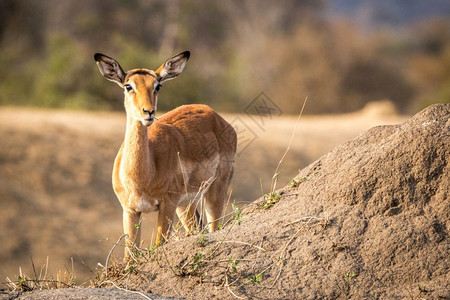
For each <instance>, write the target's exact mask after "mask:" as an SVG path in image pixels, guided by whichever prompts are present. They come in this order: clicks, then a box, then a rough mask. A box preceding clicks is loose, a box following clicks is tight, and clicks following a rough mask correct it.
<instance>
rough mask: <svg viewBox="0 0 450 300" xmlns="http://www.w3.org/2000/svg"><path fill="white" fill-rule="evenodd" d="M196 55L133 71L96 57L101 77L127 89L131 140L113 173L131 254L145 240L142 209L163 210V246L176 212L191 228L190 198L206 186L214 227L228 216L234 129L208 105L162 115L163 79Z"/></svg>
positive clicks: (160, 228)
mask: <svg viewBox="0 0 450 300" xmlns="http://www.w3.org/2000/svg"><path fill="white" fill-rule="evenodd" d="M189 56H190V53H189V52H188V51H186V52H183V53H180V54H178V55H176V56H174V57H172V58H170V59H168V60H167V61H166V62H165V63H164V64H162V65H161V66H160V67H159V68H158V69H157V70H156V71H152V70H149V69H134V70H130V71H127V72H125V71H124V70H123V69H122V67H121V66H120V65H119V63H118V62H117V61H116V60H115V59H113V58H111V57H108V56H106V55H103V54H100V53H96V54H95V55H94V58H95V61H96V62H97V66H98V68H99V70H100V72H101V74H102V75H103V76H104V77H105V78H106V79H108V80H110V81H113V82H115V83H117V84H118V85H119V86H120V87H122V88H123V89H124V94H125V99H124V103H125V111H126V115H127V124H126V131H125V138H124V141H123V143H122V146H121V147H120V150H119V152H118V153H117V156H116V159H115V162H114V169H113V174H112V183H113V188H114V192H115V194H116V195H117V198H118V199H119V201H120V204H121V205H122V208H123V227H124V233H125V234H127V235H128V237H127V243H126V244H127V247H126V249H125V257H127V256H129V251H130V247H131V246H132V245H133V243H134V244H136V245H138V246H139V245H140V226H139V224H140V217H141V213H146V212H152V211H158V219H157V233H156V243H157V244H159V243H160V242H162V241H164V240H165V239H166V238H167V234H168V232H169V230H170V227H171V224H172V223H173V221H174V218H175V215H176V214H177V215H178V217H179V218H180V220H181V221H182V224H183V226H184V227H185V228H186V230H187V231H188V232H189V230H190V229H191V227H190V225H191V224H192V220H193V219H194V215H195V206H194V205H187V206H186V205H183V203H185V201H186V199H189V198H192V197H193V195H196V194H198V192H199V190H200V189H202V188H203V192H202V195H204V199H205V205H204V207H205V215H206V221H207V223H208V225H209V230H210V231H215V229H216V228H217V226H218V225H219V220H220V218H221V217H222V213H223V210H224V206H225V202H226V198H227V191H228V185H229V183H230V180H231V176H232V173H233V162H234V156H235V153H236V140H237V137H236V132H235V130H234V129H233V127H232V126H231V125H230V124H229V123H227V122H226V121H225V120H224V119H223V118H222V117H221V116H219V115H218V114H217V113H216V112H215V111H214V110H212V109H211V108H210V107H208V106H206V105H200V104H194V105H183V106H180V107H178V108H176V109H174V110H172V111H170V112H168V113H166V114H164V115H163V116H161V117H159V118H155V112H156V108H157V104H158V94H159V92H160V89H161V87H162V84H163V83H164V82H166V81H168V80H171V79H174V78H175V77H177V76H178V75H179V74H180V73H181V72H182V71H183V69H184V67H185V65H186V62H187V60H188V59H189ZM205 183H207V184H206V188H205ZM177 207H178V208H177Z"/></svg>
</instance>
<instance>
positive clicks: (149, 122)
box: [142, 108, 155, 126]
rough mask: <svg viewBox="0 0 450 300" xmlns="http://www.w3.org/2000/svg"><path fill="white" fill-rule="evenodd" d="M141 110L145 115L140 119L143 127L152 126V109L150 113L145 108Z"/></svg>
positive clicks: (153, 113)
mask: <svg viewBox="0 0 450 300" xmlns="http://www.w3.org/2000/svg"><path fill="white" fill-rule="evenodd" d="M142 110H143V111H144V113H146V114H147V115H146V116H145V117H144V118H143V119H142V124H144V125H145V126H150V125H152V123H153V121H154V120H155V110H154V109H153V110H152V111H150V110H146V109H145V108H143V109H142Z"/></svg>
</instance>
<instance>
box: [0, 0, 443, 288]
mask: <svg viewBox="0 0 450 300" xmlns="http://www.w3.org/2000/svg"><path fill="white" fill-rule="evenodd" d="M184 50H190V51H191V58H190V60H189V62H188V64H187V67H186V69H185V70H184V72H183V74H182V75H181V76H180V77H179V78H178V79H176V80H173V81H170V82H168V83H167V84H165V85H164V88H163V90H162V91H161V94H160V96H159V105H158V109H159V110H160V111H167V110H170V109H173V108H174V107H176V106H178V105H181V104H186V103H204V104H209V105H210V106H212V107H213V108H214V109H216V110H218V111H219V112H221V114H223V115H224V117H225V118H226V119H227V120H228V121H230V122H231V123H232V124H234V125H236V126H239V128H240V129H241V130H242V129H244V130H243V131H240V132H239V133H238V138H239V141H240V142H239V144H238V147H239V148H238V151H239V154H238V156H237V159H236V165H235V175H234V180H233V183H232V194H231V197H230V199H231V201H235V202H236V203H238V204H239V205H242V204H243V203H248V202H250V201H253V200H254V199H256V198H257V197H260V196H261V195H263V194H264V193H267V192H268V191H269V187H270V185H271V180H272V177H273V175H274V174H275V172H276V171H275V170H276V168H277V165H278V162H279V160H280V159H281V157H282V156H283V153H284V152H285V150H286V148H287V146H288V143H289V140H290V138H291V134H292V133H293V130H294V128H295V126H296V115H297V114H298V112H299V109H300V107H301V105H302V102H303V100H304V99H305V98H306V97H308V102H307V105H306V108H305V111H304V115H303V116H302V118H301V120H300V123H299V126H298V128H297V131H296V132H295V135H294V140H293V143H292V145H291V148H290V151H289V153H288V155H287V156H286V157H285V159H284V161H283V164H282V167H281V168H280V169H279V170H278V172H279V175H278V176H277V178H278V185H277V187H282V186H284V185H286V184H287V183H288V182H289V180H290V179H291V178H293V177H294V176H295V175H296V174H297V173H298V169H301V168H303V167H305V166H307V165H308V164H309V163H311V162H312V161H314V160H316V159H318V158H319V157H320V156H321V155H324V154H325V153H327V152H328V151H330V150H331V149H332V148H333V147H335V146H337V145H339V144H342V143H344V142H345V141H347V140H349V139H351V138H353V137H355V136H357V135H358V134H361V133H362V132H364V131H365V130H367V129H368V128H370V127H372V126H375V125H381V124H398V123H400V122H402V121H404V120H405V119H406V118H407V117H409V116H410V115H411V114H414V113H416V112H418V111H419V110H421V109H422V108H424V107H426V106H428V105H430V104H432V103H438V102H440V103H450V2H449V1H448V0H427V1H423V0H360V1H358V0H283V1H268V0H258V1H257V0H253V1H251V0H247V1H237V0H227V1H206V0H185V1H181V0H166V1H156V0H127V1H119V0H96V1H90V0H65V1H61V0H39V1H38V0H0V70H1V72H0V140H1V146H0V205H1V209H0V241H1V243H0V287H1V286H2V284H4V282H5V281H6V279H5V278H6V276H8V277H9V278H10V279H11V280H17V275H18V274H19V267H21V269H22V271H23V272H25V273H26V274H28V275H29V276H31V277H34V276H35V275H34V272H35V271H34V269H35V270H36V273H37V275H39V272H40V270H41V268H42V267H43V266H45V265H46V261H47V257H49V266H48V269H49V273H50V272H51V273H53V274H56V272H57V271H58V270H60V271H61V272H63V273H64V272H66V273H71V272H74V273H75V275H76V276H77V282H78V283H82V282H84V281H86V280H88V279H89V278H92V276H94V275H93V273H94V272H95V269H96V267H97V263H98V262H100V263H102V264H104V260H105V257H106V255H107V254H108V251H109V249H111V247H112V245H113V244H114V243H115V241H116V240H117V238H118V237H119V236H120V235H121V234H122V211H121V207H120V204H119V202H118V201H117V199H116V197H115V195H114V193H113V190H112V187H111V172H112V164H113V160H114V157H115V154H116V153H117V151H118V149H119V147H120V144H121V142H122V140H123V136H124V131H125V113H124V112H123V102H122V101H123V100H122V99H123V95H122V93H123V91H122V90H121V89H120V88H119V87H118V86H117V85H115V84H113V83H111V82H108V81H106V80H105V79H104V78H103V77H102V76H101V75H100V73H99V71H98V69H97V67H96V65H95V63H94V59H93V54H94V53H95V52H102V53H104V54H106V55H109V56H112V57H114V58H116V59H117V60H118V61H119V62H120V64H121V65H122V67H123V68H124V69H125V70H128V69H132V68H137V67H147V68H150V69H155V68H157V67H158V66H159V65H161V64H162V63H163V62H164V61H165V60H166V59H167V58H169V57H171V56H173V55H174V54H177V53H179V52H181V51H184ZM262 93H263V94H262ZM258 96H262V97H263V98H261V97H258ZM261 101H262V102H261ZM261 103H264V105H269V106H264V105H263V108H269V110H268V111H271V112H274V114H262V115H259V116H258V115H257V116H255V115H249V113H250V114H252V113H254V112H255V111H259V110H258V109H259V108H260V107H259V106H258V105H260V104H261ZM272 108H273V110H270V109H272ZM246 113H247V114H246ZM151 217H152V216H151V214H149V215H148V216H146V218H147V220H146V222H147V221H148V222H149V223H148V224H145V223H144V226H143V230H144V234H143V236H144V237H147V239H146V241H147V242H148V240H149V239H148V237H149V236H151V233H150V228H151V220H150V219H151ZM116 254H117V255H119V256H120V255H121V250H117V253H116ZM31 258H32V259H33V263H32V260H31ZM72 258H73V261H74V270H72ZM33 264H34V265H35V268H34V269H33Z"/></svg>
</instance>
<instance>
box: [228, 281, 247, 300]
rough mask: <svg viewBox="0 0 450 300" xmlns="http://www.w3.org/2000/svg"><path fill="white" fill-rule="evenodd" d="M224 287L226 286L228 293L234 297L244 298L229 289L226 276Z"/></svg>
mask: <svg viewBox="0 0 450 300" xmlns="http://www.w3.org/2000/svg"><path fill="white" fill-rule="evenodd" d="M225 287H226V288H227V290H228V291H229V292H230V294H231V295H232V296H233V297H234V298H236V299H245V298H244V297H239V296H238V295H236V294H235V293H234V292H233V291H232V290H231V289H230V285H229V284H228V276H225Z"/></svg>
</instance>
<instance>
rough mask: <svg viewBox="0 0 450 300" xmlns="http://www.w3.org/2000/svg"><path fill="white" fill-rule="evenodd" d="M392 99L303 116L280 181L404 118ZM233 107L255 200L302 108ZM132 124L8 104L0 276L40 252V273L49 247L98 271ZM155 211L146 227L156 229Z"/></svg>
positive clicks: (0, 121)
mask: <svg viewBox="0 0 450 300" xmlns="http://www.w3.org/2000/svg"><path fill="white" fill-rule="evenodd" d="M385 108H386V107H385V105H384V106H383V105H381V106H372V107H368V108H366V109H365V110H364V111H361V112H357V113H353V114H346V115H336V116H304V117H302V118H301V120H300V122H299V124H298V128H297V131H296V134H295V137H294V140H293V143H292V145H291V149H290V151H289V153H288V155H287V156H286V158H285V159H284V161H283V164H282V166H281V168H280V175H279V180H278V182H279V183H278V186H279V187H281V186H284V185H285V184H286V183H287V182H288V181H289V180H290V179H291V178H292V177H294V176H295V175H296V174H297V173H298V170H299V169H301V168H303V167H305V166H307V165H308V164H309V163H311V162H313V161H314V160H316V159H318V158H320V157H321V156H322V155H323V154H325V153H326V152H328V151H329V150H331V149H332V148H333V147H335V146H337V145H339V144H341V143H343V142H345V141H347V140H349V139H351V138H353V137H355V136H358V135H359V134H361V133H362V132H364V131H365V130H367V129H368V128H370V127H373V126H375V125H380V124H396V123H400V122H401V121H403V120H404V119H405V117H401V116H397V115H395V114H393V113H392V111H391V110H389V109H387V110H386V109H385ZM225 117H226V118H227V120H229V121H230V122H231V123H232V124H234V125H235V126H238V127H239V129H240V131H239V132H238V136H239V139H240V142H239V145H238V146H239V149H238V153H239V154H238V156H237V161H236V169H235V176H234V180H233V183H232V186H233V193H232V197H231V199H232V200H235V201H236V202H237V203H241V204H242V203H248V202H251V201H253V200H254V199H256V198H258V197H259V196H261V195H262V193H266V192H268V190H269V187H270V182H271V178H272V176H273V174H274V172H275V169H276V167H277V164H278V162H279V160H280V158H281V157H282V155H283V153H284V152H285V150H286V147H287V146H288V143H289V140H290V137H291V134H292V132H293V130H294V128H295V124H296V117H289V116H269V115H263V116H261V115H259V116H254V115H253V116H248V115H225ZM124 131H125V114H124V113H99V112H69V111H58V110H40V109H29V108H1V109H0V137H1V141H2V146H1V147H0V178H1V180H0V202H1V206H2V210H1V211H0V228H1V230H0V240H1V241H2V243H1V244H0V278H1V280H0V282H3V281H4V280H3V279H4V278H5V277H6V276H9V277H11V278H14V277H15V275H17V274H18V273H19V266H20V267H21V268H22V270H23V271H24V272H25V273H27V274H29V275H31V274H33V272H34V271H33V268H32V262H31V259H30V258H31V257H32V259H33V262H34V265H35V269H36V270H37V271H36V272H37V273H39V272H40V271H41V267H42V266H43V265H44V264H45V263H46V259H47V256H48V257H49V272H51V273H53V274H56V273H57V270H61V271H62V273H64V272H72V271H73V272H74V273H75V274H76V275H77V281H78V282H79V283H82V282H84V281H85V280H86V279H87V278H90V277H92V273H91V271H94V270H95V268H96V265H97V263H98V262H101V263H103V262H104V260H105V257H106V255H107V253H108V251H109V249H110V248H111V246H112V244H113V243H114V242H115V241H116V240H117V238H118V237H119V236H120V235H121V233H122V225H121V215H122V213H121V207H120V205H119V203H118V201H117V200H116V198H115V195H114V193H113V191H112V188H111V179H110V178H111V171H112V163H113V160H114V157H115V154H116V152H117V150H118V148H119V146H120V144H121V142H122V138H123V135H124ZM262 190H263V192H262ZM151 217H152V216H151V215H147V218H146V219H147V221H146V223H144V226H143V228H144V229H143V230H144V237H145V236H147V237H149V236H150V235H151V233H150V229H149V227H150V226H151V220H150V219H151ZM71 258H73V260H74V267H73V268H74V270H72V263H71Z"/></svg>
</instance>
